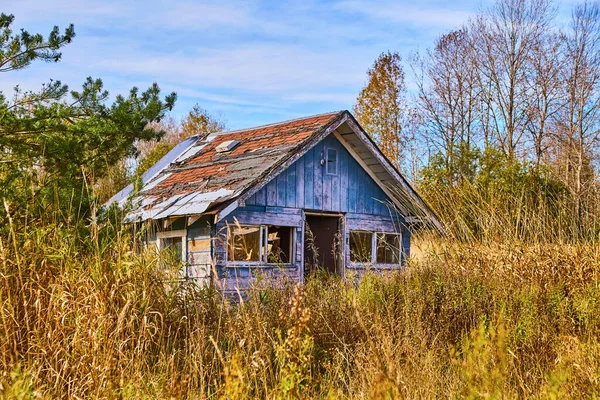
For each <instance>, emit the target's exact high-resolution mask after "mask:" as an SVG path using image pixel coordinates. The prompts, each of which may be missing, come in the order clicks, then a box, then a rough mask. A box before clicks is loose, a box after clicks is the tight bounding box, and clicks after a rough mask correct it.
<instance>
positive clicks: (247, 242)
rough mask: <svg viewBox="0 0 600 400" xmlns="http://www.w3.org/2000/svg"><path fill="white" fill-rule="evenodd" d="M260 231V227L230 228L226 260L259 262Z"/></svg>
mask: <svg viewBox="0 0 600 400" xmlns="http://www.w3.org/2000/svg"><path fill="white" fill-rule="evenodd" d="M261 231H262V229H261V227H260V226H232V227H230V228H229V243H228V249H229V250H228V254H227V256H228V259H229V260H230V261H260V258H261V251H260V247H261Z"/></svg>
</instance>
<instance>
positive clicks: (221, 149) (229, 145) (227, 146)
mask: <svg viewBox="0 0 600 400" xmlns="http://www.w3.org/2000/svg"><path fill="white" fill-rule="evenodd" d="M238 144H240V142H238V141H237V140H227V141H226V142H223V143H221V144H219V145H218V146H217V147H216V148H215V150H216V151H217V153H227V152H228V151H231V150H233V149H234V148H235V147H237V145H238Z"/></svg>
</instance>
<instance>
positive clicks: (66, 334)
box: [0, 220, 600, 399]
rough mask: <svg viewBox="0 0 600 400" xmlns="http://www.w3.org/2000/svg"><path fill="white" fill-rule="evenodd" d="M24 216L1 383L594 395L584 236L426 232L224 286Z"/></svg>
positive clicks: (594, 251) (1, 262)
mask: <svg viewBox="0 0 600 400" xmlns="http://www.w3.org/2000/svg"><path fill="white" fill-rule="evenodd" d="M31 222H32V224H31V225H30V227H26V228H21V229H19V228H18V227H16V226H14V225H13V226H12V228H11V234H10V235H9V236H8V237H2V238H0V370H1V371H2V373H1V374H0V393H1V395H2V396H4V397H16V396H21V397H24V398H28V397H44V398H57V397H118V396H123V397H126V398H140V397H148V398H167V397H171V396H175V397H198V398H228V399H229V398H401V397H410V398H416V397H418V398H423V397H425V398H434V397H470V398H480V397H501V396H503V397H507V398H517V397H519V398H520V397H544V398H563V397H572V398H589V397H594V396H600V392H599V391H598V390H599V389H598V388H599V387H600V386H599V381H598V380H599V379H600V343H599V341H598V337H599V335H600V315H599V314H598V312H597V310H598V306H599V302H600V284H599V282H600V281H599V278H600V251H599V249H598V247H597V246H595V245H587V244H573V245H561V246H559V245H555V244H536V245H531V244H514V243H513V244H511V245H510V246H509V245H502V244H497V245H491V244H485V245H484V244H459V243H457V242H451V243H448V242H440V241H436V242H432V243H431V244H430V247H429V248H428V249H427V250H426V251H425V253H424V254H423V255H422V256H421V257H419V259H418V260H413V261H412V262H411V263H410V264H409V265H408V266H407V267H406V268H405V269H404V270H403V271H401V272H397V273H393V274H389V275H386V276H378V275H375V274H373V275H367V276H365V277H363V279H362V281H361V282H360V284H358V285H355V284H354V282H353V281H352V280H351V279H349V280H346V281H342V280H339V279H334V278H331V277H324V276H320V275H319V276H315V277H314V278H313V279H310V280H309V281H308V282H306V284H305V285H304V286H302V287H300V286H294V285H292V284H291V283H287V282H280V284H277V285H272V283H271V282H268V281H267V280H264V281H262V283H259V284H258V285H257V286H256V287H255V288H254V289H253V290H251V291H250V292H248V294H247V297H246V298H245V299H244V300H240V299H233V300H235V301H233V302H231V301H229V300H227V299H224V298H222V297H221V295H220V294H219V293H218V292H216V291H213V290H211V289H194V288H193V287H192V286H186V284H185V283H184V282H181V283H177V284H176V283H173V282H172V281H171V282H169V279H168V276H164V275H162V274H161V273H159V269H158V268H157V265H156V256H155V255H154V254H136V253H135V252H133V250H132V247H131V243H132V240H131V237H129V234H128V233H127V231H118V232H117V233H116V234H114V233H112V234H109V232H108V229H109V228H114V227H112V226H109V225H106V226H104V227H103V228H99V230H98V233H97V234H94V232H95V229H96V227H95V226H92V227H91V228H83V229H91V232H90V234H84V235H82V234H81V233H80V229H74V228H73V227H67V226H64V224H60V223H56V222H59V221H43V220H34V221H31ZM61 225H62V226H61ZM31 226H36V227H35V228H31ZM90 237H96V239H90ZM274 286H276V287H278V288H277V289H275V288H273V287H274ZM238 302H239V303H238Z"/></svg>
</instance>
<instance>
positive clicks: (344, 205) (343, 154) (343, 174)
mask: <svg viewBox="0 0 600 400" xmlns="http://www.w3.org/2000/svg"><path fill="white" fill-rule="evenodd" d="M339 207H340V211H349V210H348V151H347V150H346V149H345V148H344V147H342V146H341V145H340V200H339Z"/></svg>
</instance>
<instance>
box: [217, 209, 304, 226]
mask: <svg viewBox="0 0 600 400" xmlns="http://www.w3.org/2000/svg"><path fill="white" fill-rule="evenodd" d="M234 217H235V218H237V221H238V222H239V223H240V224H243V225H270V224H272V225H282V226H302V224H303V220H302V215H301V214H300V213H297V214H283V213H268V212H253V211H238V210H236V211H234V212H233V213H232V214H230V215H229V216H228V217H227V218H226V221H227V222H229V223H230V224H233V223H234Z"/></svg>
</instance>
